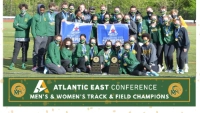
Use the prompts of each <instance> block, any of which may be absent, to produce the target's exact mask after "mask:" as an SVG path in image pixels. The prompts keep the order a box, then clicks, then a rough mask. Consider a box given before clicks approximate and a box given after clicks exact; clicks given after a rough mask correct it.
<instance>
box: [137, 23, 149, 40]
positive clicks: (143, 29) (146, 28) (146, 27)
mask: <svg viewBox="0 0 200 113" xmlns="http://www.w3.org/2000/svg"><path fill="white" fill-rule="evenodd" d="M139 24H140V23H138V22H137V27H138V31H139ZM148 32H149V29H148V26H147V25H146V22H145V20H142V31H141V34H143V33H148ZM137 36H138V42H142V43H143V42H144V41H143V39H142V36H140V33H139V32H138V33H137Z"/></svg>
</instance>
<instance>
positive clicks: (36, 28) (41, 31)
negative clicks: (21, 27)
mask: <svg viewBox="0 0 200 113" xmlns="http://www.w3.org/2000/svg"><path fill="white" fill-rule="evenodd" d="M47 30H48V22H47V17H46V15H45V14H43V15H40V14H35V15H34V16H33V19H32V23H31V32H32V35H33V37H34V38H35V37H36V36H47Z"/></svg>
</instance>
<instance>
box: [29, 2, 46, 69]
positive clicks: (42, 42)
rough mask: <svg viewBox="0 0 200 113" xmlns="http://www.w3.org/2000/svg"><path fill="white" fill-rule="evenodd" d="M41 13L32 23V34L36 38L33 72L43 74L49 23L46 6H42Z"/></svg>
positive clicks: (34, 17)
mask: <svg viewBox="0 0 200 113" xmlns="http://www.w3.org/2000/svg"><path fill="white" fill-rule="evenodd" d="M39 9H40V12H39V13H37V14H35V15H34V16H33V19H32V23H31V33H32V35H33V38H34V51H33V68H32V71H38V72H43V70H44V55H45V52H46V44H47V40H48V37H47V33H48V31H47V30H48V22H47V16H46V15H45V14H44V13H45V6H44V5H40V8H39Z"/></svg>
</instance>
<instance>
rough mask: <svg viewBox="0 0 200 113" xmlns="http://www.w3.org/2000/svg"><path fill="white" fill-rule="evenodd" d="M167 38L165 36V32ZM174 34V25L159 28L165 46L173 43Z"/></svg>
mask: <svg viewBox="0 0 200 113" xmlns="http://www.w3.org/2000/svg"><path fill="white" fill-rule="evenodd" d="M166 31H167V32H168V36H166V34H167V32H166ZM173 33H174V24H173V23H170V25H169V26H166V25H162V27H161V35H162V37H164V43H165V44H173V43H174V42H175V37H174V35H173Z"/></svg>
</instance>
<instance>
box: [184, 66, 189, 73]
mask: <svg viewBox="0 0 200 113" xmlns="http://www.w3.org/2000/svg"><path fill="white" fill-rule="evenodd" d="M188 70H189V66H188V64H185V70H184V72H186V73H188Z"/></svg>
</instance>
